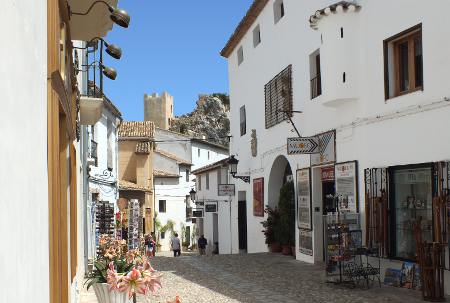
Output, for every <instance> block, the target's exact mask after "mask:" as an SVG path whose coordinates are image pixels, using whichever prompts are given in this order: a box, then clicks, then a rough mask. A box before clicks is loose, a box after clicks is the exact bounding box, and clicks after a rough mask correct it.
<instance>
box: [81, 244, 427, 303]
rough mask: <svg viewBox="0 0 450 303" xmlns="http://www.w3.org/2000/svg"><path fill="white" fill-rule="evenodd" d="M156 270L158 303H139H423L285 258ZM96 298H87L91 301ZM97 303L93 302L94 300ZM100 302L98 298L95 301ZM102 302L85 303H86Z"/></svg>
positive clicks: (183, 261) (199, 261)
mask: <svg viewBox="0 0 450 303" xmlns="http://www.w3.org/2000/svg"><path fill="white" fill-rule="evenodd" d="M152 265H153V267H154V268H155V269H157V270H159V271H161V272H163V273H164V277H163V289H162V290H161V291H160V292H159V295H158V296H156V297H151V296H150V297H148V298H145V297H142V296H141V297H139V298H138V302H166V301H167V300H168V299H173V298H175V296H176V295H179V296H180V298H181V301H182V302H183V303H190V302H195V303H198V302H205V303H206V302H208V303H209V302H218V303H221V302H227V303H228V302H230V303H231V302H286V303H290V302H343V303H344V302H352V303H372V302H373V303H375V302H377V303H382V302H405V301H408V303H415V302H423V301H421V300H420V298H421V293H420V292H418V291H413V290H408V289H401V288H393V287H388V286H384V285H382V288H380V287H379V286H378V283H376V284H374V285H373V286H372V287H371V288H370V289H365V288H363V287H356V288H354V287H353V288H351V287H348V286H342V285H334V284H329V283H326V282H325V273H324V270H323V268H322V267H321V266H317V265H309V264H305V263H302V262H299V261H296V260H294V259H293V257H287V256H282V255H280V254H248V255H246V254H242V255H232V256H230V255H220V256H219V255H215V256H197V255H186V254H184V255H182V256H181V257H178V258H173V257H172V256H170V255H169V254H164V253H163V254H162V255H160V256H157V257H156V258H155V259H154V260H153V261H152ZM89 295H90V296H92V293H91V294H84V296H85V298H87V297H88V296H89ZM90 298H91V297H90ZM94 298H95V295H94ZM91 302H92V303H94V302H96V301H87V299H86V300H85V301H83V300H82V301H81V303H91Z"/></svg>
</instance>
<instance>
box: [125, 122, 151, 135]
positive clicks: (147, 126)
mask: <svg viewBox="0 0 450 303" xmlns="http://www.w3.org/2000/svg"><path fill="white" fill-rule="evenodd" d="M154 134H155V125H154V124H153V122H151V121H124V122H122V124H121V125H120V128H119V138H120V139H124V138H135V139H138V138H148V139H153V137H154Z"/></svg>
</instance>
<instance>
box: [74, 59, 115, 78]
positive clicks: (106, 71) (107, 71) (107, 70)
mask: <svg viewBox="0 0 450 303" xmlns="http://www.w3.org/2000/svg"><path fill="white" fill-rule="evenodd" d="M95 63H98V66H99V67H100V68H101V70H102V73H103V75H105V76H106V77H108V78H109V79H111V80H116V77H117V71H116V70H115V69H114V68H112V67H108V66H105V65H104V64H103V63H101V62H98V61H94V62H92V63H91V64H88V65H82V66H87V67H88V68H89V67H91V66H92V65H94V64H95ZM77 71H78V72H79V71H82V72H85V71H84V70H79V69H77Z"/></svg>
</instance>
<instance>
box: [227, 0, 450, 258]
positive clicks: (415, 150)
mask: <svg viewBox="0 0 450 303" xmlns="http://www.w3.org/2000/svg"><path fill="white" fill-rule="evenodd" d="M335 2H336V1H330V0H320V1H297V0H284V6H285V13H286V14H285V16H284V17H283V18H282V19H281V20H280V21H279V22H278V23H277V24H274V16H273V5H272V4H273V0H271V1H269V3H268V4H267V6H266V7H265V9H264V10H263V12H262V13H261V14H260V16H259V17H258V18H257V20H256V21H255V23H254V24H253V26H252V27H251V28H250V30H249V31H248V32H247V34H246V36H245V37H244V38H243V39H242V41H241V42H240V43H239V45H238V46H237V47H236V49H235V50H234V51H233V53H232V54H231V56H230V57H229V59H228V64H229V67H228V70H229V79H230V98H231V133H232V135H233V138H232V142H231V152H230V153H231V154H235V155H236V156H237V158H238V159H239V160H240V163H239V166H238V170H239V173H241V174H245V173H247V174H251V177H252V179H254V178H258V177H264V178H265V202H266V204H267V203H268V200H267V199H268V198H267V197H268V196H269V195H268V191H270V185H269V183H268V182H269V175H270V170H271V168H272V164H273V162H274V161H275V159H276V158H277V156H279V155H285V156H286V146H285V145H286V138H287V137H294V136H296V135H295V133H294V132H292V127H291V126H290V125H289V124H288V123H286V122H283V123H281V124H279V125H276V126H274V127H272V128H270V129H267V130H266V129H265V123H264V115H265V114H264V85H265V84H266V83H268V82H269V81H270V80H271V79H272V78H273V77H274V76H275V75H277V74H278V73H279V72H280V71H282V70H283V69H284V68H285V67H287V66H288V65H290V64H292V72H293V74H292V78H293V97H294V106H293V109H294V110H297V111H303V114H295V115H294V118H293V119H294V122H295V124H296V126H297V127H298V128H299V130H300V133H301V135H302V136H310V135H315V134H318V133H321V132H324V131H327V130H331V129H337V141H336V150H337V161H338V162H342V161H346V160H358V161H359V169H360V171H359V173H360V176H362V171H363V169H364V168H368V167H374V166H389V165H401V164H413V163H422V162H432V161H438V160H443V159H449V158H450V143H448V142H447V141H448V140H445V139H443V138H442V136H439V135H438V134H440V133H441V132H442V131H443V130H445V129H448V128H449V126H450V122H449V121H450V120H449V119H448V118H446V117H448V113H449V111H450V102H445V101H442V100H443V98H444V97H446V96H447V97H448V96H450V88H449V87H450V86H448V79H447V78H448V77H446V76H445V75H446V74H447V72H448V69H449V67H450V58H449V56H448V55H447V54H448V53H449V51H450V41H449V40H448V39H447V40H446V39H442V37H444V36H445V35H446V31H445V29H446V28H449V26H450V20H449V19H448V18H446V15H445V12H446V11H447V10H448V9H449V8H450V3H449V2H448V1H444V0H438V1H435V2H433V4H432V5H431V4H430V3H425V2H423V1H418V0H415V1H410V0H399V1H395V3H393V2H392V1H387V0H380V1H370V0H360V1H357V2H358V4H360V5H361V10H360V11H359V12H356V13H354V12H348V13H341V14H331V15H330V16H328V17H325V18H323V19H322V20H321V21H319V26H318V30H312V29H311V28H310V26H309V22H308V20H309V16H310V15H311V14H313V13H314V12H315V11H316V10H318V9H322V8H324V7H326V6H327V5H329V4H333V3H335ZM412 2H413V3H412ZM405 7H408V9H405ZM436 8H439V9H436ZM380 20H382V22H380ZM419 23H422V39H423V62H424V64H423V67H424V72H423V77H424V90H423V91H418V92H415V93H411V94H407V95H405V96H401V97H397V98H393V99H390V100H387V101H386V102H385V98H384V61H383V40H385V39H387V38H389V37H391V36H393V35H395V34H397V33H400V32H402V31H404V30H406V29H408V28H410V27H412V26H414V25H417V24H419ZM258 24H259V26H260V28H261V38H262V42H261V44H259V45H258V46H257V47H256V48H254V46H253V35H252V31H253V29H254V28H255V27H256V26H257V25H258ZM341 27H343V31H344V38H341V37H340V28H341ZM321 35H322V39H323V43H321ZM240 46H243V49H244V61H243V63H242V64H240V65H239V66H238V63H237V53H236V52H237V49H238V48H239V47H240ZM318 48H320V49H321V70H322V80H323V83H322V84H323V85H322V89H323V94H322V96H320V97H318V98H316V99H314V100H310V72H309V71H310V64H309V55H310V54H311V53H313V52H314V51H315V50H317V49H318ZM343 72H346V78H347V81H346V84H345V85H343V84H342V73H343ZM335 100H341V101H342V100H345V101H346V102H335V103H334V104H333V102H332V101H335ZM434 102H438V103H436V104H434V105H432V106H428V105H427V104H430V103H434ZM242 105H246V108H247V134H246V135H244V136H242V137H241V136H240V133H239V108H240V107H241V106H242ZM418 105H420V106H421V108H416V107H417V106H418ZM249 109H251V114H250V110H249ZM408 110H409V111H408ZM397 112H398V114H396V113H397ZM388 114H392V116H391V117H390V118H389V119H385V118H384V117H385V116H386V115H388ZM377 116H380V118H377ZM364 121H366V122H364ZM251 129H256V133H257V138H258V156H257V157H255V158H253V157H252V156H251V152H250V134H251ZM287 158H288V161H289V163H290V165H291V168H292V170H293V171H294V174H295V170H296V169H297V168H303V167H308V166H309V163H310V161H309V157H308V156H287ZM235 183H236V185H237V190H238V191H246V192H247V199H248V200H247V206H248V207H247V216H248V239H249V243H248V251H249V252H260V251H266V245H265V244H264V236H263V234H262V233H261V225H260V222H261V221H262V220H263V219H261V218H257V217H253V214H252V210H251V202H252V199H253V197H252V186H251V184H250V185H247V184H244V183H243V182H241V181H239V180H236V181H235ZM359 185H360V195H361V196H360V201H363V198H364V197H363V189H364V186H363V185H364V184H363V180H362V178H360V179H359ZM315 202H320V201H315ZM315 202H314V203H315ZM360 209H361V211H362V213H364V205H363V203H361V202H360ZM362 218H364V216H363V215H362ZM236 224H237V223H236ZM296 239H298V234H297V235H296ZM297 241H298V240H297ZM297 247H298V243H297ZM297 258H298V259H302V260H305V261H309V262H312V261H313V258H310V257H306V256H301V255H300V254H297Z"/></svg>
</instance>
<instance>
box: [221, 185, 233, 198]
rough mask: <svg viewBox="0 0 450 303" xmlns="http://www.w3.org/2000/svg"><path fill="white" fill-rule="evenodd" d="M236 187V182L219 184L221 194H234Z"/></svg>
mask: <svg viewBox="0 0 450 303" xmlns="http://www.w3.org/2000/svg"><path fill="white" fill-rule="evenodd" d="M235 193H236V189H235V186H234V184H219V191H218V195H219V196H234V195H235Z"/></svg>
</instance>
